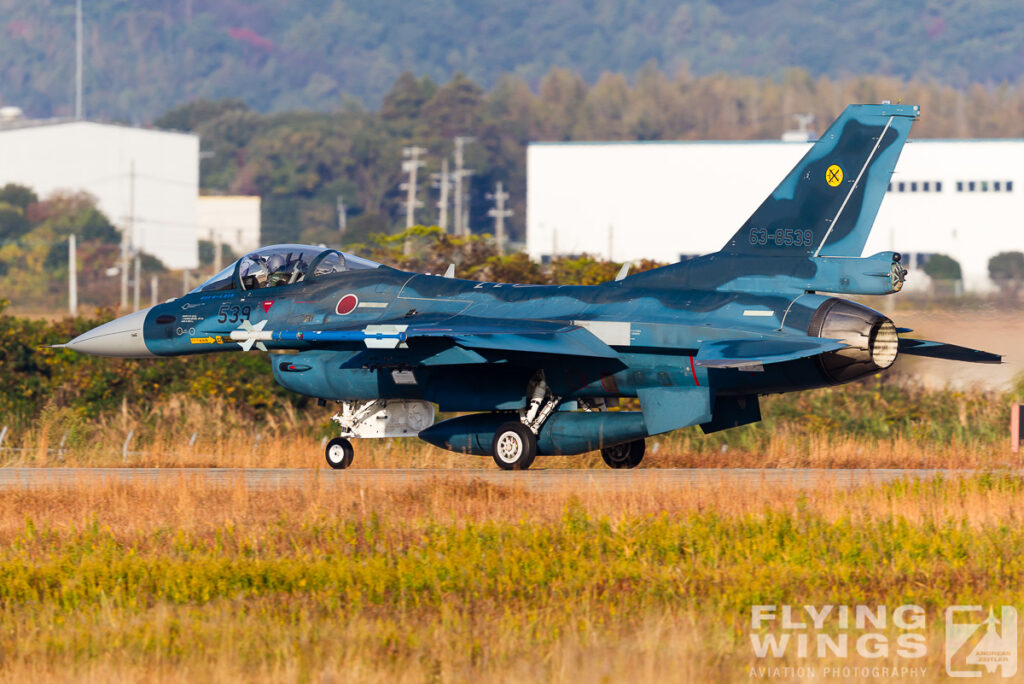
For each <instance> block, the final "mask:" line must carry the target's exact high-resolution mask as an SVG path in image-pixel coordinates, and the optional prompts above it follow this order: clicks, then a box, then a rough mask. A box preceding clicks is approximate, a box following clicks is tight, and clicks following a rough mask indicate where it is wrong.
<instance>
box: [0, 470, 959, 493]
mask: <svg viewBox="0 0 1024 684" xmlns="http://www.w3.org/2000/svg"><path fill="white" fill-rule="evenodd" d="M973 472H974V471H970V470H925V469H915V470H911V469H897V468H892V469H888V468H873V469H825V468H680V469H669V468H651V469H637V470H610V469H604V468H597V469H542V468H538V469H534V470H529V471H525V472H506V471H502V470H498V469H497V468H495V469H476V468H473V469H445V470H440V469H412V468H407V469H370V468H352V469H349V470H341V471H334V470H327V469H310V468H0V490H3V489H25V488H38V487H62V486H68V487H70V486H76V485H82V484H86V483H96V482H104V481H105V482H117V483H134V484H158V485H161V486H163V485H173V484H180V483H181V482H182V481H186V482H195V483H196V484H207V485H224V486H227V485H234V484H236V483H237V482H238V481H239V480H241V481H242V482H244V483H245V484H246V485H247V486H249V487H251V488H253V489H268V490H269V489H278V488H286V487H303V486H309V485H312V484H314V483H317V484H321V485H329V486H337V487H341V488H345V487H354V486H356V487H361V486H369V485H396V484H397V485H416V484H422V483H425V482H430V481H436V480H443V481H463V482H485V483H487V484H492V485H497V486H514V487H518V488H523V489H526V490H530V491H545V490H551V489H559V490H562V489H564V488H566V487H578V488H586V489H591V490H593V489H601V490H608V491H628V490H630V489H643V488H659V489H665V488H676V487H680V488H685V487H693V486H715V485H747V486H765V487H782V486H786V487H797V488H811V487H815V486H821V485H832V486H837V487H854V486H859V485H867V484H882V483H885V482H892V481H894V480H900V479H904V478H912V479H927V478H933V477H937V476H943V477H958V476H963V475H970V474H972V473H973Z"/></svg>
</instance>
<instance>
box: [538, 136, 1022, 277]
mask: <svg viewBox="0 0 1024 684" xmlns="http://www.w3.org/2000/svg"><path fill="white" fill-rule="evenodd" d="M809 146H810V145H809V143H792V142H777V141H755V142H750V141H744V142H624V143H533V144H531V145H530V146H529V147H528V149H527V155H526V172H527V212H526V214H527V216H526V247H527V251H528V252H529V254H530V256H531V257H532V258H534V259H540V258H543V257H546V256H548V255H551V254H553V253H555V254H563V255H567V254H579V253H583V252H586V253H589V254H593V255H596V256H600V257H607V258H611V259H613V260H615V261H630V260H638V259H643V258H648V259H656V260H658V261H675V260H678V259H680V258H683V257H687V256H693V255H696V254H706V253H708V252H714V251H717V250H719V249H721V247H722V246H723V245H724V244H725V242H726V240H728V239H729V237H731V236H732V235H733V233H735V232H736V231H737V230H738V229H739V227H740V226H741V225H742V224H743V222H744V221H745V220H746V219H747V217H749V216H750V214H751V213H753V211H754V210H755V209H756V208H757V207H758V206H759V205H760V204H761V202H762V201H763V200H764V199H765V198H766V197H767V196H768V195H769V194H770V193H771V192H772V190H774V188H775V186H776V185H777V184H778V183H779V181H781V180H782V178H783V177H784V176H785V174H786V173H787V172H788V171H789V170H790V169H791V168H792V167H793V166H795V165H796V163H797V161H799V159H800V158H801V157H802V156H803V155H804V153H806V152H807V149H808V148H809ZM884 250H895V251H898V252H903V253H904V254H906V255H908V260H907V263H908V264H909V265H910V267H911V269H912V270H911V273H912V274H913V273H914V269H915V268H916V267H917V266H918V265H919V264H920V262H921V260H922V258H923V257H924V256H925V255H929V254H935V253H941V254H946V255H948V256H951V257H953V258H954V259H956V260H957V261H959V262H960V266H961V268H962V271H963V277H964V287H965V288H966V289H968V290H973V291H985V290H989V289H991V288H992V287H993V285H992V283H991V281H990V280H989V278H988V260H989V259H990V258H991V257H992V256H994V255H995V254H998V253H999V252H1004V251H1022V252H1024V140H911V141H910V142H909V143H908V144H907V145H906V147H904V149H903V153H902V155H901V156H900V161H899V163H898V164H897V166H896V172H895V173H894V175H893V178H892V185H891V187H890V192H888V193H887V194H886V196H885V199H884V200H883V201H882V206H881V209H880V210H879V213H878V218H877V220H876V221H875V227H874V230H873V231H872V233H871V237H870V238H869V239H868V242H867V245H866V247H865V249H864V254H865V255H870V254H874V253H876V252H880V251H884ZM918 255H921V256H918ZM918 272H919V273H920V271H918ZM915 281H916V283H915ZM907 282H908V287H913V286H914V285H915V284H918V285H919V284H920V283H921V282H922V279H921V278H913V277H911V278H910V279H908V281H907Z"/></svg>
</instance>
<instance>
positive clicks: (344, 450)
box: [324, 437, 355, 470]
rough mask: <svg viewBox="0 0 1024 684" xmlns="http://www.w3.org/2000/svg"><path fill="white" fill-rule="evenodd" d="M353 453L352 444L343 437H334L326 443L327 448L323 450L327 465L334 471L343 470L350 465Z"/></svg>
mask: <svg viewBox="0 0 1024 684" xmlns="http://www.w3.org/2000/svg"><path fill="white" fill-rule="evenodd" d="M354 453H355V451H354V450H353V449H352V442H350V441H348V440H347V439H345V438H344V437H335V438H334V439H332V440H331V441H330V442H328V443H327V448H326V449H325V450H324V455H325V456H326V457H327V465H329V466H331V467H332V468H334V469H335V470H344V469H345V468H348V467H349V466H350V465H352V456H353V455H354Z"/></svg>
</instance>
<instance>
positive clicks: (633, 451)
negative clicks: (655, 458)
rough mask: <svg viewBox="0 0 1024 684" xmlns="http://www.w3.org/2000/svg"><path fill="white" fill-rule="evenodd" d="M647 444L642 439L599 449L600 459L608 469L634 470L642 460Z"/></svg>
mask: <svg viewBox="0 0 1024 684" xmlns="http://www.w3.org/2000/svg"><path fill="white" fill-rule="evenodd" d="M646 449H647V444H646V443H645V442H644V440H642V439H638V440H636V441H635V442H626V443H625V444H616V445H615V446H610V447H605V448H604V449H601V458H602V459H603V460H604V462H605V465H607V466H608V467H609V468H615V469H616V470H620V469H622V468H636V467H637V466H638V465H640V461H642V460H644V451H646Z"/></svg>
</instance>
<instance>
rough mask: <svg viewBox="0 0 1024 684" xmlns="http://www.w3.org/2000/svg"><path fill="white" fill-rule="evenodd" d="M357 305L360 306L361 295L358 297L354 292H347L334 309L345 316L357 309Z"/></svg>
mask: <svg viewBox="0 0 1024 684" xmlns="http://www.w3.org/2000/svg"><path fill="white" fill-rule="evenodd" d="M357 306H359V297H356V296H355V295H354V294H347V295H345V296H344V297H342V298H341V299H339V300H338V305H337V306H335V307H334V311H335V312H336V313H337V314H338V315H339V316H344V315H345V314H350V313H352V312H353V311H355V310H356V307H357Z"/></svg>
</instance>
